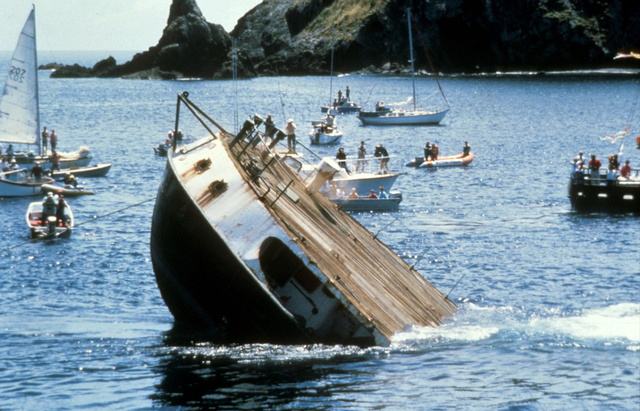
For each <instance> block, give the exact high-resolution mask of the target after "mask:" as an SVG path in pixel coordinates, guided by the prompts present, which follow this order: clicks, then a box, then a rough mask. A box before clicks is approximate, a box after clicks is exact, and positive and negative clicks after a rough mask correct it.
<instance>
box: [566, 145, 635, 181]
mask: <svg viewBox="0 0 640 411" xmlns="http://www.w3.org/2000/svg"><path fill="white" fill-rule="evenodd" d="M607 160H608V161H609V164H608V165H607V166H606V169H605V171H606V172H605V173H604V177H605V178H604V180H605V181H606V184H607V185H610V186H613V185H615V184H616V181H618V180H619V179H626V180H628V179H630V178H631V172H632V171H633V169H632V168H631V164H629V160H626V161H625V162H624V164H622V165H620V160H619V159H618V154H613V155H611V156H609V157H608V158H607ZM570 164H571V178H572V179H573V180H574V181H576V182H578V183H581V182H584V180H585V178H584V177H585V174H588V176H589V182H590V184H596V185H599V184H600V181H601V180H602V176H601V173H600V169H601V168H602V161H600V159H599V158H598V157H597V156H596V155H595V154H591V156H590V158H589V160H586V159H585V158H584V152H582V151H580V152H579V153H578V155H577V156H576V157H574V158H573V159H572V160H571V161H570Z"/></svg>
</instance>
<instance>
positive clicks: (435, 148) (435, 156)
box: [431, 143, 440, 161]
mask: <svg viewBox="0 0 640 411" xmlns="http://www.w3.org/2000/svg"><path fill="white" fill-rule="evenodd" d="M439 152H440V149H439V148H438V145H437V144H435V143H434V144H433V145H431V157H432V158H433V160H434V161H435V160H437V159H438V153H439Z"/></svg>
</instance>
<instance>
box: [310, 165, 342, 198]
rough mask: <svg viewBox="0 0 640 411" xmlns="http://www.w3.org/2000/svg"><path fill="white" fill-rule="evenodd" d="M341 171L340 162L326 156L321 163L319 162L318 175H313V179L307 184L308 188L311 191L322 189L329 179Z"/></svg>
mask: <svg viewBox="0 0 640 411" xmlns="http://www.w3.org/2000/svg"><path fill="white" fill-rule="evenodd" d="M338 171H340V166H339V165H338V163H336V162H335V161H333V159H331V158H328V157H325V158H323V159H322V161H321V162H320V164H318V167H317V170H316V175H315V176H314V177H313V180H311V182H310V183H309V184H308V185H307V189H308V190H309V191H311V192H316V191H318V190H320V188H321V187H322V186H323V185H324V183H326V182H327V181H329V180H331V179H332V178H333V175H334V174H335V173H337V172H338Z"/></svg>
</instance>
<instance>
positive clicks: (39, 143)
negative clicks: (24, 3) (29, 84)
mask: <svg viewBox="0 0 640 411" xmlns="http://www.w3.org/2000/svg"><path fill="white" fill-rule="evenodd" d="M32 13H33V61H34V63H35V64H34V67H33V69H34V70H35V76H36V146H37V147H38V149H37V152H38V155H39V156H40V155H42V140H41V137H40V89H39V88H38V87H39V86H38V42H37V38H38V36H37V35H36V5H35V4H34V5H33V11H32Z"/></svg>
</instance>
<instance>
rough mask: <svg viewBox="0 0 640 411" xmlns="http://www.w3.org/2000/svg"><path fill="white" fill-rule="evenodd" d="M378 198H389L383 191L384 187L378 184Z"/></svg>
mask: <svg viewBox="0 0 640 411" xmlns="http://www.w3.org/2000/svg"><path fill="white" fill-rule="evenodd" d="M378 198H389V195H388V194H387V192H386V191H384V187H382V186H380V192H379V193H378Z"/></svg>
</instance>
